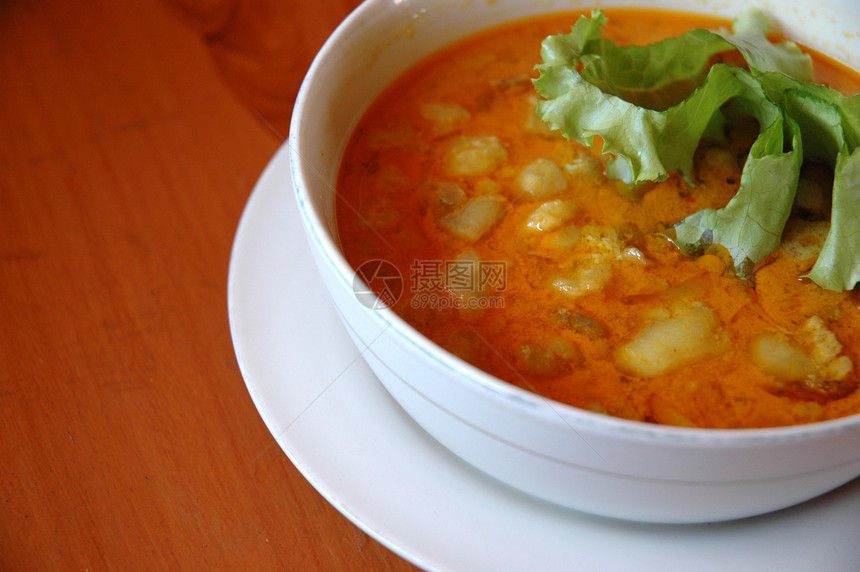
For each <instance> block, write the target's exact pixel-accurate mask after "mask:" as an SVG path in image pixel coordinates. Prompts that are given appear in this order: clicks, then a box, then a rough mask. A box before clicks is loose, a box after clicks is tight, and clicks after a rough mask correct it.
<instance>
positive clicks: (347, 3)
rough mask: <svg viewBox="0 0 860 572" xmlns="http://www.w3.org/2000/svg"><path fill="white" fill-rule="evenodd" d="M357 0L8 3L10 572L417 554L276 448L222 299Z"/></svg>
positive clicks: (3, 236) (2, 359)
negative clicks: (340, 508)
mask: <svg viewBox="0 0 860 572" xmlns="http://www.w3.org/2000/svg"><path fill="white" fill-rule="evenodd" d="M355 3H356V0H247V1H246V0H205V1H204V0H163V1H161V2H159V1H158V0H130V1H127V0H124V1H122V2H116V1H112V0H95V1H93V2H86V3H85V2H81V1H75V0H68V1H63V0H46V1H29V0H6V1H3V2H0V294H2V299H0V324H2V334H0V340H2V343H0V437H2V438H0V459H2V461H0V569H2V570H138V569H146V570H195V569H229V570H274V569H277V570H405V569H411V568H412V566H411V565H409V564H408V563H406V562H405V561H403V560H401V559H400V558H399V557H397V556H396V555H394V554H393V553H391V552H389V551H388V550H387V549H386V548H384V547H382V546H381V545H380V544H378V543H376V542H375V541H374V540H372V539H370V538H369V537H368V536H367V535H365V534H364V533H363V532H361V531H360V530H359V529H358V528H356V527H355V526H353V525H352V524H351V523H350V522H349V521H348V520H347V519H345V518H344V517H343V516H341V515H340V514H339V513H338V512H337V511H336V510H335V509H334V508H332V507H331V506H330V505H328V504H327V503H326V501H325V500H324V499H323V498H322V497H321V496H320V495H319V494H318V493H317V492H316V491H315V490H314V489H313V488H312V487H311V486H310V485H309V484H308V483H307V482H306V481H305V480H304V479H303V477H302V476H301V475H300V474H299V472H298V471H297V470H296V469H295V468H294V467H293V466H292V464H291V463H290V462H289V460H288V459H287V458H286V456H285V455H284V454H283V453H282V452H281V450H280V449H279V448H278V447H277V446H270V445H271V444H272V437H271V435H270V434H269V433H268V431H267V430H266V428H265V426H264V425H263V422H262V421H261V419H260V417H259V415H258V414H257V411H256V410H255V408H254V405H253V404H252V402H251V399H250V398H249V396H248V393H247V391H246V389H245V385H244V383H243V380H242V377H241V374H240V372H239V369H238V367H237V364H236V360H235V357H234V353H233V347H232V343H231V339H230V331H229V324H228V317H227V304H226V283H227V270H228V263H229V257H230V248H231V243H232V240H233V236H234V232H235V230H236V225H237V223H238V221H239V217H240V214H241V212H242V209H243V207H244V205H245V201H246V200H247V198H248V196H249V193H250V191H251V190H252V188H253V186H254V183H255V181H256V179H257V178H258V176H259V175H260V172H261V170H262V169H263V167H264V166H265V165H266V163H267V162H268V160H269V159H270V157H271V156H272V155H273V153H274V152H275V150H276V149H277V148H278V146H279V144H280V141H281V139H282V138H283V136H284V135H285V134H286V132H287V126H288V121H289V116H290V109H291V106H292V103H293V98H294V96H295V93H296V91H297V89H298V86H299V82H300V81H301V77H302V75H303V73H304V71H305V69H306V68H307V66H308V65H309V63H310V60H311V58H312V57H313V54H314V53H315V52H316V50H317V49H318V48H319V46H320V45H321V44H322V42H323V40H324V39H325V37H326V36H327V35H328V33H329V32H330V31H331V30H332V29H333V28H334V27H335V26H336V25H337V23H338V22H339V21H340V20H341V19H342V18H343V17H345V16H346V14H347V13H348V12H349V11H350V10H351V9H352V8H353V7H354V4H355ZM204 566H205V568H204Z"/></svg>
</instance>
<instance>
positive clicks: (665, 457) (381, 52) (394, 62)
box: [287, 0, 860, 523]
mask: <svg viewBox="0 0 860 572" xmlns="http://www.w3.org/2000/svg"><path fill="white" fill-rule="evenodd" d="M747 3H748V2H747V1H746V0H738V1H733V0H721V1H718V0H713V1H710V0H699V1H698V2H695V3H688V2H687V1H686V0H651V1H647V0H640V1H639V2H636V1H627V2H624V1H617V2H611V1H603V2H599V3H598V2H576V1H571V0H557V1H556V0H535V1H525V0H495V1H493V2H482V1H481V2H477V1H473V2H464V1H462V0H422V1H412V0H403V1H400V0H369V1H368V2H366V3H364V4H363V5H361V6H360V7H359V8H358V9H357V10H356V11H355V12H354V13H353V14H351V15H350V16H349V17H348V18H347V19H346V20H345V21H344V22H343V23H342V24H341V26H340V27H339V28H338V29H337V30H336V31H335V33H334V34H333V35H332V36H331V38H330V39H329V40H328V42H327V43H326V44H325V46H324V47H323V49H322V50H321V51H320V53H319V55H318V56H317V58H316V60H315V61H314V63H313V65H312V67H311V69H310V70H309V72H308V74H307V77H306V79H305V81H304V84H303V85H302V89H301V91H300V93H299V96H298V100H297V102H296V106H295V110H294V113H293V121H292V125H291V129H290V136H289V141H288V143H287V144H288V145H289V146H290V151H291V168H292V177H293V183H294V186H295V188H296V194H297V200H298V204H299V210H300V213H301V216H302V220H303V224H304V226H305V230H306V233H307V236H308V239H309V242H310V245H311V250H312V251H313V255H314V258H315V260H316V263H317V265H318V267H319V271H320V273H321V275H322V277H323V279H324V282H325V284H326V287H327V288H328V290H329V292H330V294H331V297H332V299H333V300H334V303H335V305H336V307H337V309H338V312H339V313H340V316H341V318H342V319H343V322H344V324H345V325H346V327H347V329H348V330H349V333H350V335H351V336H352V338H353V340H354V341H355V343H356V344H357V346H358V347H359V349H360V350H362V352H363V354H362V355H363V357H364V358H365V359H366V360H367V362H368V363H369V364H370V366H371V368H372V369H373V371H374V372H375V373H376V375H377V376H378V377H379V379H380V381H381V382H382V383H383V385H384V386H385V387H386V389H387V390H388V391H389V392H390V393H391V395H392V396H394V398H395V399H396V400H397V401H398V402H399V403H400V405H401V406H402V407H403V408H404V409H405V410H406V411H407V412H408V414H409V415H410V416H411V417H412V418H413V419H415V421H416V422H418V423H419V424H420V425H421V426H422V427H423V428H424V429H425V430H427V431H428V432H429V433H430V434H431V435H433V436H434V437H435V438H436V439H437V440H438V441H440V442H441V443H442V444H444V445H445V446H446V447H447V448H449V449H450V450H451V451H453V452H454V453H456V454H457V455H459V456H460V457H462V458H463V459H465V460H466V461H468V462H469V463H471V464H472V465H474V466H475V467H478V468H479V469H481V470H483V471H484V472H486V473H487V474H489V475H491V476H493V477H495V478H496V479H498V480H500V481H502V482H504V483H507V484H509V485H511V486H513V487H515V488H517V489H519V490H521V491H525V492H527V493H530V494H532V495H534V496H537V497H540V498H542V499H545V500H547V501H550V502H553V503H557V504H560V505H563V506H566V507H570V508H573V509H578V510H582V511H586V512H589V513H594V514H599V515H604V516H609V517H616V518H622V519H629V520H636V521H647V522H666V523H691V522H709V521H711V522H712V521H720V520H728V519H735V518H741V517H746V516H752V515H757V514H762V513H766V512H769V511H773V510H777V509H780V508H784V507H787V506H790V505H793V504H796V503H799V502H802V501H804V500H807V499H810V498H813V497H815V496H818V495H820V494H822V493H824V492H827V491H829V490H831V489H834V488H836V487H838V486H840V485H841V484H844V483H846V482H848V481H850V480H852V479H854V478H856V477H857V476H858V475H860V415H855V416H852V417H847V418H843V419H839V420H834V421H828V422H822V423H816V424H811V425H803V426H795V427H784V428H773V429H753V430H708V429H687V428H678V427H665V426H657V425H651V424H646V423H639V422H634V421H627V420H623V419H617V418H613V417H609V416H604V415H599V414H595V413H591V412H588V411H584V410H580V409H576V408H573V407H569V406H566V405H563V404H560V403H556V402H553V401H550V400H548V399H544V398H542V397H540V396H538V395H535V394H532V393H529V392H527V391H524V390H521V389H519V388H517V387H514V386H512V385H510V384H508V383H505V382H503V381H500V380H498V379H496V378H494V377H492V376H490V375H488V374H486V373H484V372H482V371H480V370H478V369H477V368H475V367H473V366H471V365H469V364H467V363H465V362H463V361H461V360H460V359H458V358H456V357H454V356H452V355H451V354H449V353H447V352H445V351H444V350H442V349H441V348H439V347H438V346H436V345H435V344H433V343H432V342H430V341H428V340H427V339H426V338H424V337H423V336H422V335H421V334H419V333H418V332H416V331H415V330H414V329H412V327H411V326H409V325H408V324H406V323H405V322H404V321H403V320H402V319H400V318H399V317H398V316H397V315H396V314H394V313H393V311H391V310H390V309H386V308H382V309H371V308H368V307H367V305H366V304H365V303H363V301H361V300H359V299H358V298H357V297H356V294H355V291H354V288H353V278H354V275H355V270H354V269H353V268H351V267H350V265H349V264H348V263H347V262H346V260H345V259H344V257H343V255H342V253H341V251H340V249H339V247H338V239H337V234H336V229H335V223H334V202H333V198H334V188H335V183H336V180H337V172H338V167H339V163H340V160H341V155H342V153H343V150H344V147H345V145H346V143H347V140H348V138H349V135H350V132H351V130H352V129H353V127H354V126H355V125H356V123H357V122H358V120H359V118H360V117H361V115H362V113H363V112H364V111H365V110H366V109H367V107H368V106H369V104H370V103H371V102H372V101H373V100H374V98H375V97H376V96H377V95H378V94H379V93H380V92H381V91H382V90H383V89H384V88H385V87H386V86H387V85H389V84H390V83H391V82H392V81H393V80H394V79H395V78H397V77H398V76H399V75H400V74H401V73H402V72H403V71H405V70H406V69H407V68H408V67H409V66H410V65H411V64H413V63H415V62H416V61H417V60H418V59H420V58H421V57H423V56H425V55H427V54H429V53H431V52H433V51H434V50H436V49H438V48H440V47H443V46H445V45H446V44H449V43H450V42H451V41H453V40H456V39H458V38H460V37H463V36H465V35H469V34H472V33H474V32H476V31H479V30H481V29H483V28H486V27H490V26H493V25H496V24H499V23H503V22H506V21H511V20H516V19H519V18H522V17H526V16H529V15H533V14H538V13H549V12H559V11H565V10H576V9H588V8H591V7H594V6H596V5H599V6H600V7H610V6H644V7H654V8H665V9H676V10H679V11H688V12H690V11H694V12H701V13H706V14H711V15H717V16H723V17H726V18H732V17H734V16H735V15H737V13H738V12H740V11H741V10H742V9H743V8H744V7H746V6H747ZM759 5H760V6H761V7H762V8H763V9H765V10H767V11H769V13H770V15H771V16H772V18H773V19H774V22H775V24H776V25H777V27H778V28H779V29H781V30H782V31H783V32H784V33H786V34H787V35H788V36H790V37H791V38H792V39H795V40H798V41H800V42H802V43H803V44H805V45H808V46H810V47H813V48H815V49H818V50H819V51H821V52H823V53H825V54H828V55H831V56H833V57H836V58H838V59H840V60H841V61H843V62H845V63H848V64H849V65H851V66H853V67H855V68H860V35H858V33H857V32H856V31H857V30H860V12H858V11H857V10H856V9H855V7H854V5H853V0H806V1H803V0H778V1H761V2H760V3H759ZM380 446H384V444H380ZM403 462H404V463H408V462H409V459H403Z"/></svg>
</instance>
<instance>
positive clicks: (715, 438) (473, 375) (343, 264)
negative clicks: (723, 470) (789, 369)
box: [284, 0, 860, 448]
mask: <svg viewBox="0 0 860 572" xmlns="http://www.w3.org/2000/svg"><path fill="white" fill-rule="evenodd" d="M393 4H400V2H394V3H393ZM404 4H408V3H407V2H404ZM600 4H601V3H600V2H595V5H600ZM391 5H392V2H391V1H390V0H365V1H364V2H362V3H361V4H360V5H359V6H358V7H357V8H356V9H355V10H354V11H353V12H351V13H350V14H349V15H348V16H347V17H346V18H345V19H344V20H343V21H342V22H341V23H340V25H339V26H338V27H337V28H336V29H335V30H334V32H333V33H332V34H331V35H330V36H329V37H328V39H327V40H326V42H325V43H324V44H323V46H322V48H321V49H320V50H319V52H318V53H317V55H316V56H315V58H314V60H313V62H312V63H311V65H310V67H309V69H308V71H307V73H306V75H305V77H304V80H303V82H302V84H301V87H300V89H299V92H298V95H297V97H296V101H295V104H294V107H293V113H292V117H291V121H290V129H289V135H288V138H287V140H286V142H285V143H284V144H285V145H288V146H289V156H290V175H291V177H292V181H293V187H294V194H295V198H296V200H297V203H298V207H299V213H300V215H301V218H302V222H303V225H304V228H305V234H306V235H307V237H308V239H309V242H310V243H311V247H312V248H315V249H316V250H317V251H318V252H319V253H322V254H323V258H324V261H325V262H326V263H327V264H328V265H329V266H330V267H331V268H332V270H334V274H335V275H336V276H337V278H338V280H339V281H340V283H341V284H340V285H341V287H343V288H346V289H348V290H352V289H353V284H354V282H353V280H354V278H355V269H354V268H353V267H352V266H351V265H350V264H349V263H348V262H347V261H346V258H345V257H344V255H343V253H342V251H341V249H340V247H339V246H338V244H337V241H336V239H335V237H334V236H333V233H332V232H330V231H329V230H328V223H327V221H326V218H325V216H324V214H323V213H321V212H319V210H318V209H316V208H314V207H313V206H312V205H313V201H312V200H311V197H310V194H309V192H310V186H309V185H308V184H307V181H308V180H313V179H314V178H315V177H313V172H312V170H313V169H312V167H311V166H310V164H309V162H308V161H306V160H305V159H304V158H302V157H301V156H300V155H299V153H298V151H297V150H298V149H299V144H300V140H301V138H302V137H303V133H304V132H305V131H306V130H308V129H309V128H308V127H306V125H305V114H304V113H303V110H304V109H305V107H307V106H308V105H309V102H310V101H311V100H312V99H313V98H314V92H315V90H316V86H317V77H318V76H319V75H320V72H321V71H322V70H323V69H324V68H325V66H326V65H327V62H328V60H329V59H331V58H335V57H337V54H336V52H337V51H338V50H339V49H340V47H339V44H340V43H341V42H342V41H344V40H349V39H350V37H349V36H350V34H352V33H354V32H355V30H356V29H357V27H359V26H361V24H362V23H364V22H367V21H368V20H369V19H370V18H371V17H372V16H373V14H374V13H375V11H378V10H383V9H385V8H386V7H388V6H391ZM577 9H588V8H583V7H579V6H576V5H571V6H570V8H569V10H571V11H574V10H577ZM657 9H659V8H657ZM559 11H560V10H559ZM547 13H550V12H547ZM511 21H514V20H511ZM489 27H492V25H490V26H489ZM427 53H428V54H429V53H432V52H427ZM353 128H354V126H350V129H349V131H350V132H351V131H352V129H353ZM341 158H342V157H341V156H338V158H337V161H338V163H339V161H340V160H341ZM368 311H370V312H372V313H373V314H372V315H373V316H375V317H374V320H375V321H377V322H378V323H381V324H384V325H385V326H386V332H388V333H391V334H393V335H396V336H397V337H398V338H399V340H400V341H401V342H404V343H406V344H407V346H408V347H410V348H411V349H413V350H414V351H416V352H418V353H419V354H420V355H423V356H424V357H425V358H426V359H428V360H430V361H432V362H433V363H435V364H436V365H439V366H442V367H444V368H445V369H446V370H447V371H450V372H451V373H452V374H453V377H454V378H456V379H457V383H472V384H476V386H477V387H479V388H481V390H482V391H484V392H487V394H488V395H490V396H491V397H492V398H493V399H506V400H513V401H517V402H519V403H520V404H522V406H523V407H524V408H525V407H526V406H527V407H528V408H529V409H532V410H535V409H537V408H546V406H547V405H549V407H550V409H551V410H552V411H553V412H554V413H555V414H556V415H557V416H558V417H560V418H561V419H562V420H563V421H564V423H565V424H567V425H569V426H571V427H572V428H573V429H577V430H578V429H585V430H592V431H595V432H601V433H605V434H616V435H623V436H624V437H625V438H627V439H630V440H634V441H637V442H652V441H657V440H659V441H661V443H662V444H670V445H671V444H676V445H684V446H689V445H696V446H705V447H708V446H713V447H721V448H728V447H732V448H733V447H738V448H742V447H749V446H753V445H756V444H760V443H770V444H776V443H792V442H802V441H811V440H818V439H821V438H824V437H827V436H831V435H839V434H844V433H846V432H851V431H860V413H855V414H852V415H848V416H844V417H839V418H835V419H829V420H824V421H816V422H811V423H804V424H797V425H787V426H776V427H759V428H699V427H680V426H672V425H660V424H655V423H648V422H645V421H638V420H633V419H625V418H621V417H615V416H611V415H606V414H601V413H596V412H593V411H589V410H586V409H582V408H579V407H576V406H573V405H568V404H565V403H562V402H559V401H555V400H553V399H550V398H548V397H545V396H542V395H540V394H537V393H535V392H532V391H529V390H527V389H524V388H522V387H519V386H517V385H514V384H513V383H510V382H507V381H505V380H503V379H500V378H498V377H496V376H493V375H491V374H489V373H487V372H485V371H484V370H482V369H480V368H478V367H476V366H474V365H472V364H470V363H468V362H466V361H465V360H463V359H461V358H459V357H458V356H456V355H454V354H452V353H450V352H448V351H447V350H445V349H444V348H442V347H441V346H439V345H437V344H435V343H434V342H432V341H431V340H430V339H429V338H427V337H425V336H424V335H423V334H421V333H420V332H419V331H418V330H417V329H415V328H414V327H413V326H412V325H410V324H409V323H408V322H406V321H405V320H404V319H403V318H401V317H400V316H399V315H397V314H396V313H395V312H394V310H392V309H391V308H388V307H384V308H377V309H372V310H371V309H368Z"/></svg>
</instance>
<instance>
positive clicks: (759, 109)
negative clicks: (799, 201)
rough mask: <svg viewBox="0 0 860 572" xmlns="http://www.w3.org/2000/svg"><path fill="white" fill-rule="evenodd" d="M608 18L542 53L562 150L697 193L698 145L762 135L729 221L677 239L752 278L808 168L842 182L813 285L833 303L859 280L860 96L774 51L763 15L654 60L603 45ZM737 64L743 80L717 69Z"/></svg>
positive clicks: (695, 226)
mask: <svg viewBox="0 0 860 572" xmlns="http://www.w3.org/2000/svg"><path fill="white" fill-rule="evenodd" d="M606 23H607V18H606V17H605V16H604V15H603V13H602V11H599V10H598V11H595V12H593V13H592V15H591V17H590V18H589V17H585V16H583V17H581V18H580V19H579V21H577V22H576V24H575V25H574V26H573V27H572V28H571V32H570V33H569V34H561V35H556V36H550V37H549V38H547V39H546V40H544V42H543V44H542V46H541V56H542V58H543V63H542V64H540V65H538V66H537V69H538V71H539V72H540V75H539V77H538V78H537V79H535V80H534V84H535V87H536V89H537V91H538V93H539V94H540V95H541V96H542V97H543V100H542V101H540V102H539V103H538V108H537V111H538V115H539V116H540V117H541V118H542V119H543V120H544V121H545V122H546V123H547V124H548V125H549V126H550V127H551V128H553V129H556V130H559V131H561V133H562V134H563V135H564V136H565V137H567V138H568V139H572V140H575V141H578V142H580V143H583V144H586V145H592V146H593V145H594V143H595V137H600V139H601V140H602V142H603V147H602V151H603V152H604V153H609V154H611V155H613V157H614V158H613V159H612V160H611V161H610V163H609V166H608V169H607V170H608V174H609V175H610V176H613V177H616V178H619V179H622V180H624V181H625V182H627V183H630V184H634V185H635V184H639V183H644V182H646V181H661V180H664V179H666V178H667V177H668V176H669V173H671V172H673V171H676V170H677V171H679V172H681V173H682V174H683V175H684V177H685V179H686V180H687V181H688V183H690V185H691V186H692V185H693V155H694V153H695V151H696V148H697V147H698V145H699V143H700V141H701V140H702V138H704V137H706V136H709V135H714V134H717V133H720V132H721V130H722V128H723V127H724V126H725V125H726V124H728V123H729V122H730V121H732V120H733V119H734V118H736V117H738V116H751V117H753V118H754V119H755V120H757V121H758V124H759V134H758V136H757V138H756V140H755V142H754V143H753V145H752V147H751V149H750V152H749V155H748V156H747V159H746V163H745V164H744V167H743V172H742V176H741V182H740V187H739V190H738V192H737V194H736V195H735V196H734V197H733V198H732V200H731V201H729V203H728V204H727V205H726V206H725V207H723V208H721V209H716V210H715V209H705V210H702V211H699V212H697V213H695V214H693V215H691V216H689V217H687V218H686V219H684V220H682V221H678V222H677V223H676V224H675V225H674V235H675V236H674V238H673V240H674V241H675V243H676V244H678V246H679V247H680V248H681V249H682V251H684V252H685V253H687V254H690V255H695V254H697V253H701V252H704V251H705V249H707V248H708V247H710V246H712V245H719V246H722V247H723V248H725V249H726V251H727V252H728V253H729V255H730V256H731V258H732V261H733V263H734V271H735V272H736V273H737V274H738V275H739V276H740V277H742V278H749V277H750V276H751V274H752V271H753V268H754V265H755V263H757V262H759V261H760V260H761V259H763V258H764V257H765V256H767V255H768V254H770V253H771V252H773V251H774V250H775V249H776V248H777V247H778V246H779V244H780V240H781V236H782V231H783V227H784V226H785V223H786V221H787V220H788V217H789V215H790V214H791V210H792V206H793V204H794V198H795V194H796V191H797V183H798V179H799V176H800V169H801V165H802V163H803V159H804V157H807V158H814V159H817V160H820V161H824V162H826V163H828V164H829V165H830V166H832V167H833V169H834V182H833V200H832V205H833V206H832V212H831V220H830V231H829V234H828V235H827V239H826V241H825V243H824V246H823V249H822V251H821V253H820V255H819V257H818V260H817V261H816V263H815V266H814V267H813V268H812V270H811V271H810V272H809V274H808V276H809V278H811V279H812V280H813V281H814V282H816V283H817V284H819V285H820V286H822V287H824V288H827V289H830V290H850V289H852V288H854V286H855V285H856V284H857V282H858V280H860V151H858V143H860V94H858V95H855V96H852V97H846V96H843V95H842V94H840V93H838V92H837V91H835V90H833V89H831V88H829V87H826V86H823V85H819V84H816V83H813V82H812V81H811V78H812V72H813V69H812V60H811V58H810V57H809V56H808V55H806V54H804V53H802V52H801V50H800V49H799V48H798V46H797V45H796V44H794V43H792V42H788V41H783V42H780V43H772V42H771V41H770V40H768V38H767V33H768V30H769V27H770V22H769V19H768V18H767V16H766V15H765V14H764V13H763V12H761V11H760V10H756V9H752V10H748V11H745V12H744V13H743V14H741V15H740V16H739V17H738V18H737V19H736V20H735V22H734V24H733V28H732V31H731V32H728V31H722V30H721V31H710V30H704V29H696V30H691V31H689V32H686V33H684V34H682V35H680V36H678V37H676V38H670V39H667V40H664V41H662V42H657V43H654V44H650V45H647V46H618V45H616V44H615V43H613V42H612V41H610V40H607V39H605V38H603V26H605V25H606ZM729 51H736V52H739V53H740V54H741V55H742V56H743V59H744V60H745V61H746V67H743V68H742V67H738V66H734V65H729V64H726V63H713V64H712V61H713V59H714V56H716V55H717V54H720V53H724V52H729Z"/></svg>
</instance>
